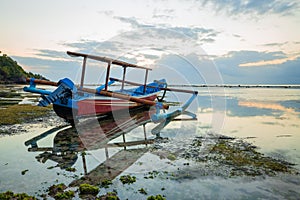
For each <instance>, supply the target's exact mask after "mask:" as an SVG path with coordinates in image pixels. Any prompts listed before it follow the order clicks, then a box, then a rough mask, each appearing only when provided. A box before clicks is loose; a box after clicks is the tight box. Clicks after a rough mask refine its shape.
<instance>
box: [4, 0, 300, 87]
mask: <svg viewBox="0 0 300 200" xmlns="http://www.w3.org/2000/svg"><path fill="white" fill-rule="evenodd" d="M0 1H1V6H0V13H1V14H0V16H1V17H0V26H1V31H0V51H2V53H5V54H8V55H9V56H12V57H13V58H14V59H15V60H16V61H17V62H18V63H19V64H20V65H21V66H23V67H24V68H25V69H26V70H27V71H31V72H33V73H40V74H43V75H44V76H46V77H48V78H49V79H51V80H54V81H56V80H59V79H60V78H63V77H69V78H71V79H73V80H75V81H76V80H78V77H79V74H80V65H81V64H80V62H81V59H79V58H70V57H68V56H67V55H66V53H65V52H66V51H79V52H83V53H90V54H96V55H100V56H110V57H113V58H118V59H122V60H125V61H130V62H132V63H136V64H139V65H146V66H149V67H151V68H153V69H154V70H153V72H152V73H153V74H154V73H155V70H157V71H158V73H156V76H153V77H151V78H157V77H158V75H159V76H162V77H163V76H167V78H168V79H169V80H170V81H171V82H172V81H177V82H176V83H187V82H190V83H199V84H202V83H208V84H214V83H225V84H300V25H299V24H300V2H299V1H298V0H178V1H177V0H172V1H171V0H144V1H141V0H140V1H138V0H128V1H127V0H124V1H116V0H110V1H107V0H106V1H102V0H87V1H79V0H52V1H39V0H27V1H18V0H0ZM88 66H89V71H88V74H87V79H86V80H88V82H97V81H99V80H100V78H99V77H100V76H102V74H101V72H102V71H103V70H102V69H103V67H104V65H102V64H98V63H95V62H89V63H88ZM113 73H115V75H116V76H118V75H120V72H118V71H117V70H114V71H113ZM118 73H119V74H118ZM136 75H137V74H135V72H132V73H131V74H130V73H129V77H130V76H132V77H134V76H136ZM138 75H139V76H140V72H138Z"/></svg>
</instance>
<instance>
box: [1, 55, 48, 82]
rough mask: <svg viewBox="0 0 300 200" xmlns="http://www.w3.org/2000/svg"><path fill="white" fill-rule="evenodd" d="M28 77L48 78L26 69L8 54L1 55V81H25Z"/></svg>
mask: <svg viewBox="0 0 300 200" xmlns="http://www.w3.org/2000/svg"><path fill="white" fill-rule="evenodd" d="M0 53H1V52H0ZM27 77H28V78H29V77H30V78H38V79H44V80H47V79H46V78H45V77H43V76H42V75H40V74H33V73H31V72H29V73H28V72H26V71H24V69H23V68H22V67H21V66H20V65H18V63H17V61H15V60H13V59H12V58H10V57H9V56H7V55H6V54H3V55H0V83H2V84H7V83H24V82H25V78H27Z"/></svg>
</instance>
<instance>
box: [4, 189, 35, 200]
mask: <svg viewBox="0 0 300 200" xmlns="http://www.w3.org/2000/svg"><path fill="white" fill-rule="evenodd" d="M0 199H1V200H11V199H13V200H23V199H26V200H36V199H37V198H35V197H33V196H29V195H28V194H26V193H21V194H18V193H17V194H14V193H13V192H12V191H6V192H3V193H0Z"/></svg>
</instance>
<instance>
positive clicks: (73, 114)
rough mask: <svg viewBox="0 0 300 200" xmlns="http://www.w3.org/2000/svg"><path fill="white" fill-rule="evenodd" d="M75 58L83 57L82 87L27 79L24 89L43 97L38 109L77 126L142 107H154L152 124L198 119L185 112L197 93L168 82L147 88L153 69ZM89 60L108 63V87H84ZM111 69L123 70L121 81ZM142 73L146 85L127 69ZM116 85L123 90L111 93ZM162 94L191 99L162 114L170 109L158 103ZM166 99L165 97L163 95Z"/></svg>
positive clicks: (102, 60)
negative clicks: (82, 121)
mask: <svg viewBox="0 0 300 200" xmlns="http://www.w3.org/2000/svg"><path fill="white" fill-rule="evenodd" d="M67 54H68V55H70V56H72V57H83V64H82V72H81V80H80V85H79V86H76V85H75V84H74V83H73V82H72V81H71V80H70V79H68V78H64V79H62V80H60V81H59V82H53V81H45V80H38V79H33V78H31V79H27V81H28V82H29V83H30V86H29V87H24V91H27V92H32V93H38V94H41V95H42V100H40V101H39V104H38V105H39V106H47V105H49V104H53V108H54V111H55V112H56V114H57V115H58V116H60V117H62V118H64V119H66V120H67V121H69V122H71V123H74V121H75V120H77V119H78V118H81V117H88V116H95V115H97V116H98V115H105V114H108V113H111V112H114V111H117V110H122V109H129V108H130V109H131V108H135V107H141V106H155V107H156V108H157V113H156V114H153V116H152V120H153V121H155V122H159V121H161V120H163V119H168V118H174V117H176V116H178V115H180V114H182V113H185V114H188V115H190V116H192V117H193V118H195V115H194V114H192V113H189V112H186V111H185V110H186V109H187V107H188V106H189V105H190V104H191V103H192V101H193V100H194V99H195V97H196V96H197V91H190V90H182V89H175V88H168V87H167V83H166V80H165V79H161V80H159V81H153V82H152V83H149V84H147V79H148V72H149V71H151V70H152V69H150V68H147V67H143V66H139V65H135V64H131V63H127V62H124V61H120V60H116V59H112V58H107V57H101V56H94V55H89V54H83V53H76V52H70V51H68V52H67ZM87 59H92V60H96V61H101V62H105V63H107V69H106V77H105V83H104V84H103V85H101V86H99V87H97V88H96V89H90V88H85V87H84V79H85V71H86V62H87ZM112 65H117V66H121V67H123V77H122V79H117V78H111V77H110V70H111V66H112ZM128 67H129V68H135V69H141V70H144V71H145V78H144V83H143V84H139V83H135V82H131V81H127V80H126V69H127V68H128ZM115 82H121V89H120V90H117V91H109V90H108V89H109V86H111V85H112V84H113V83H115ZM36 84H44V85H51V86H56V87H57V88H56V89H55V90H54V91H49V90H42V89H37V88H36ZM125 84H130V85H134V86H138V87H136V88H131V89H125V88H124V85H125ZM161 91H164V92H166V91H173V92H184V93H190V94H192V96H191V98H190V99H189V100H188V101H187V102H186V103H185V104H184V105H183V106H182V107H180V108H178V109H177V110H175V111H173V112H170V113H164V114H160V109H165V110H166V109H168V108H169V106H168V105H167V104H164V103H162V99H159V101H156V99H157V97H158V95H159V93H161ZM163 96H164V95H163Z"/></svg>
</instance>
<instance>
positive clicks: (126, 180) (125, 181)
mask: <svg viewBox="0 0 300 200" xmlns="http://www.w3.org/2000/svg"><path fill="white" fill-rule="evenodd" d="M120 181H121V182H122V183H123V184H131V183H134V182H135V181H136V177H135V176H130V175H123V176H121V177H120Z"/></svg>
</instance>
